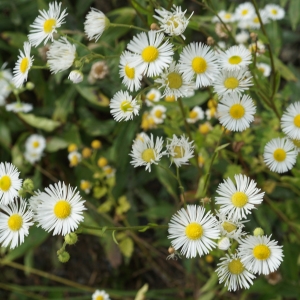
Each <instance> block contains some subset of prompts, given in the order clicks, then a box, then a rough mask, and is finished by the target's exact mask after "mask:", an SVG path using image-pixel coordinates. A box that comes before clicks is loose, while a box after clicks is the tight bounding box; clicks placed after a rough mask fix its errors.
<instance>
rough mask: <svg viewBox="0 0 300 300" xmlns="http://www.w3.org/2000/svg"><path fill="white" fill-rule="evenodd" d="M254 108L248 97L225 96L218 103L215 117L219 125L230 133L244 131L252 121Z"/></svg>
mask: <svg viewBox="0 0 300 300" xmlns="http://www.w3.org/2000/svg"><path fill="white" fill-rule="evenodd" d="M255 112H256V106H255V105H254V103H253V100H252V99H251V98H250V97H249V96H248V95H243V96H242V98H241V97H240V95H238V94H235V93H234V94H232V95H226V96H224V97H223V98H222V100H221V101H220V102H219V103H218V107H217V115H218V118H219V121H220V123H221V124H222V125H223V126H224V127H225V128H226V129H228V130H230V131H244V130H245V129H247V128H249V127H250V123H251V122H253V120H254V114H255Z"/></svg>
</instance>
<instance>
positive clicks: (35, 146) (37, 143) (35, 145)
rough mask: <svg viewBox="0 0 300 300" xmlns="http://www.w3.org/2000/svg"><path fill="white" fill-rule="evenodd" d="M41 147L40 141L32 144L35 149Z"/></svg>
mask: <svg viewBox="0 0 300 300" xmlns="http://www.w3.org/2000/svg"><path fill="white" fill-rule="evenodd" d="M39 145H40V143H39V142H38V141H34V142H33V143H32V146H33V148H37V147H38V146H39Z"/></svg>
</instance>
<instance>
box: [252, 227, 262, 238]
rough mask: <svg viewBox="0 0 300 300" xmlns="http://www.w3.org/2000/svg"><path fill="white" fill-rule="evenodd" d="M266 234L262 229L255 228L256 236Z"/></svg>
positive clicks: (254, 233)
mask: <svg viewBox="0 0 300 300" xmlns="http://www.w3.org/2000/svg"><path fill="white" fill-rule="evenodd" d="M264 233H265V232H264V230H263V229H262V228H260V227H257V228H255V229H254V231H253V235H254V236H261V235H264Z"/></svg>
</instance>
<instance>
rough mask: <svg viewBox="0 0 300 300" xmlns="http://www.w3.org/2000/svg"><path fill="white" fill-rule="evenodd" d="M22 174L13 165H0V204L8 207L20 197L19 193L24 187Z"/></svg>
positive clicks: (6, 163)
mask: <svg viewBox="0 0 300 300" xmlns="http://www.w3.org/2000/svg"><path fill="white" fill-rule="evenodd" d="M19 174H20V172H19V171H18V169H17V168H16V167H15V166H14V165H13V164H11V163H8V162H5V163H3V162H2V163H0V204H1V205H7V204H9V203H11V202H13V201H14V198H15V197H17V196H18V191H19V190H20V189H21V186H22V179H20V178H19Z"/></svg>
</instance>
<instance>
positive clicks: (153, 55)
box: [142, 46, 159, 63]
mask: <svg viewBox="0 0 300 300" xmlns="http://www.w3.org/2000/svg"><path fill="white" fill-rule="evenodd" d="M158 55H159V52H158V50H157V48H155V47H153V46H148V47H146V48H145V49H144V50H143V51H142V58H143V60H144V61H145V62H147V63H151V62H153V61H155V60H156V59H157V58H158Z"/></svg>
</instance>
